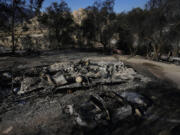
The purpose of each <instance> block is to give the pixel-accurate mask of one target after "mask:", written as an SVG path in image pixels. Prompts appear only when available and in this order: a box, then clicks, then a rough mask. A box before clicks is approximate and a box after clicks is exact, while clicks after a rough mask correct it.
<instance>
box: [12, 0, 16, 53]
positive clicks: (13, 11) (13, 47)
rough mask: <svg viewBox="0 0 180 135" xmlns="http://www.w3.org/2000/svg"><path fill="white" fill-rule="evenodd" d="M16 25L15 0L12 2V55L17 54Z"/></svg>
mask: <svg viewBox="0 0 180 135" xmlns="http://www.w3.org/2000/svg"><path fill="white" fill-rule="evenodd" d="M14 23H15V0H12V22H11V25H12V26H11V27H12V31H11V38H12V53H13V54H14V53H15V36H14Z"/></svg>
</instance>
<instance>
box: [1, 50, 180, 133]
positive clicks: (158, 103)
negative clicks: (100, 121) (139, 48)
mask: <svg viewBox="0 0 180 135" xmlns="http://www.w3.org/2000/svg"><path fill="white" fill-rule="evenodd" d="M80 59H89V60H93V61H103V60H105V61H123V62H124V63H125V65H127V66H130V67H133V68H134V69H135V70H136V71H137V72H138V73H140V74H142V75H144V76H148V77H151V78H154V79H158V80H157V82H156V80H155V81H154V82H155V83H151V84H148V85H147V86H146V87H139V86H138V87H137V88H136V87H135V86H136V85H134V84H133V85H132V87H131V89H128V87H129V86H130V85H131V84H130V83H127V84H126V85H127V90H129V91H132V92H136V93H139V94H141V95H144V96H145V97H147V98H148V99H151V100H152V103H153V106H152V107H150V110H149V111H148V113H147V115H146V116H147V117H142V118H137V117H136V116H135V117H134V116H132V117H128V118H127V119H125V120H123V121H121V122H119V123H118V124H115V125H113V124H112V123H111V122H109V123H107V125H106V124H105V125H99V126H98V127H96V128H95V129H93V130H87V131H81V130H82V129H83V128H82V127H80V128H79V127H78V128H77V127H74V126H73V124H72V119H71V117H69V115H67V116H66V115H65V114H64V112H63V109H62V108H64V106H66V105H70V104H75V105H76V106H78V105H81V104H82V103H84V102H85V101H86V99H87V97H88V94H91V93H97V92H98V91H97V90H98V89H99V88H95V89H92V90H88V91H87V90H78V91H76V92H74V93H71V94H68V93H66V94H64V93H55V94H54V95H51V96H44V97H40V98H33V99H30V100H22V101H21V100H20V101H17V103H16V104H15V106H13V105H14V104H10V105H12V107H11V110H9V111H8V112H4V113H0V134H1V133H3V134H10V135H15V134H18V135H27V134H29V135H30V134H32V135H49V134H52V135H56V134H64V135H72V134H73V135H75V134H82V135H83V134H87V135H88V134H89V135H91V134H94V135H95V134H97V135H98V134H105V135H118V134H122V135H144V134H146V135H179V134H180V109H179V106H180V91H179V90H178V89H176V87H178V88H180V84H179V82H180V66H178V65H174V64H167V63H161V62H155V61H150V60H147V59H144V58H142V57H138V56H135V57H129V56H119V55H113V56H112V55H111V56H110V55H109V56H107V55H102V54H98V53H87V52H78V51H77V52H76V51H51V52H43V53H42V54H41V55H40V56H35V57H32V56H29V57H28V56H26V57H9V56H4V57H0V72H1V71H5V70H7V71H8V70H13V69H14V70H15V69H28V68H31V67H36V66H45V65H50V64H53V63H55V62H65V61H77V60H80ZM159 80H161V81H159ZM161 82H167V83H165V84H164V83H163V84H162V85H161V84H160V83H161ZM172 84H173V86H172ZM126 85H120V86H121V87H123V88H124V87H125V86H126ZM120 86H117V87H110V90H113V89H114V90H118V88H119V89H120V88H121V87H120ZM103 88H104V90H105V89H106V88H107V86H106V87H105V86H104V87H103ZM108 90H109V89H108ZM36 94H37V93H36ZM3 103H4V104H5V105H6V103H9V102H8V100H7V102H6V100H5V101H2V103H0V107H1V108H2V109H0V111H1V112H2V111H4V110H3V109H4V108H3V107H4V106H3ZM5 109H6V108H5Z"/></svg>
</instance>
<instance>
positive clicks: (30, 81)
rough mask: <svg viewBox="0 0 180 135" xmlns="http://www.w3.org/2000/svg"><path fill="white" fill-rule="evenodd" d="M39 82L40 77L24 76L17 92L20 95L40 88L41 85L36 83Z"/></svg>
mask: <svg viewBox="0 0 180 135" xmlns="http://www.w3.org/2000/svg"><path fill="white" fill-rule="evenodd" d="M39 83H40V79H39V78H38V77H27V78H24V79H23V81H22V82H21V88H20V91H18V94H19V95H21V94H24V93H27V92H31V91H34V90H36V89H39V88H42V87H41V86H39V85H38V84H39Z"/></svg>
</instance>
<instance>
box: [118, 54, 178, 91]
mask: <svg viewBox="0 0 180 135" xmlns="http://www.w3.org/2000/svg"><path fill="white" fill-rule="evenodd" d="M115 57H116V58H117V59H119V60H122V61H123V62H125V63H129V64H130V65H138V67H141V68H142V69H143V68H144V69H146V70H148V71H149V72H151V73H152V74H153V75H154V76H156V77H157V78H159V79H161V80H169V81H171V82H173V83H174V84H175V85H176V86H177V87H178V88H180V66H178V65H175V64H166V63H162V62H155V61H151V60H147V59H144V58H142V57H138V56H136V57H129V56H115Z"/></svg>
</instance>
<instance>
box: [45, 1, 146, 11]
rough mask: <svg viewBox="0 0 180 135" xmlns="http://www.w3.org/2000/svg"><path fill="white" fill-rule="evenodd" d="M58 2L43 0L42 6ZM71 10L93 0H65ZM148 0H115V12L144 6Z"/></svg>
mask: <svg viewBox="0 0 180 135" xmlns="http://www.w3.org/2000/svg"><path fill="white" fill-rule="evenodd" d="M55 1H56V2H59V1H60V0H45V1H44V4H43V8H45V7H47V6H49V5H50V4H51V3H52V2H55ZM65 1H66V2H67V3H68V5H69V7H70V8H71V10H77V9H79V8H85V7H87V6H89V5H92V4H93V3H94V1H95V0H65ZM147 1H148V0H115V7H114V10H115V12H121V11H128V10H131V9H132V8H135V7H142V8H143V7H144V5H145V3H146V2H147Z"/></svg>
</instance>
